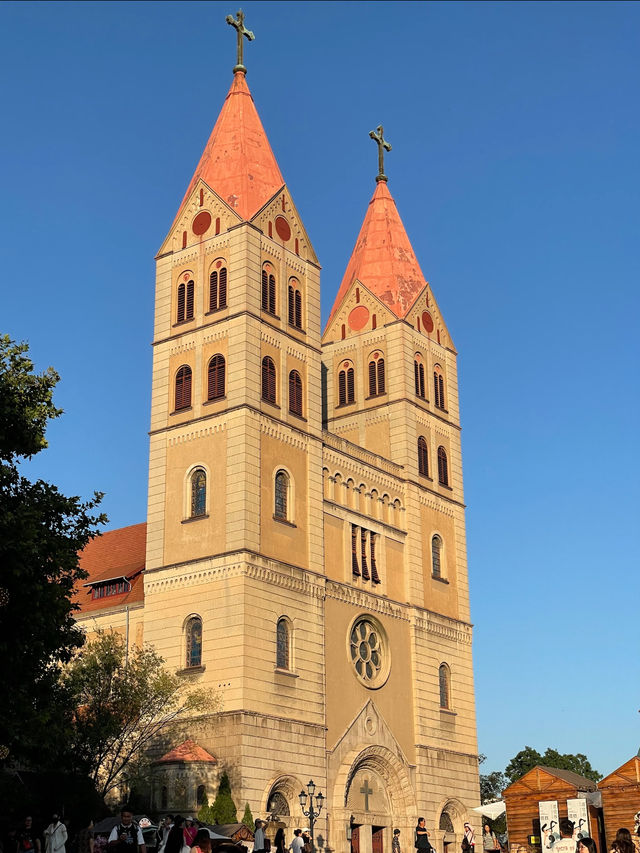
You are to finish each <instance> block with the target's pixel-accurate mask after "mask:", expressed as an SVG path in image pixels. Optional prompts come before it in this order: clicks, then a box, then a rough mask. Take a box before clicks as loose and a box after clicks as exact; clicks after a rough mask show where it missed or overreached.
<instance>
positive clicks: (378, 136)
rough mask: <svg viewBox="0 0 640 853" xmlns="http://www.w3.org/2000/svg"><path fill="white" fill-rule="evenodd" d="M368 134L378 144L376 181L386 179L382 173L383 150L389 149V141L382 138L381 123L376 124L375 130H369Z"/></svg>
mask: <svg viewBox="0 0 640 853" xmlns="http://www.w3.org/2000/svg"><path fill="white" fill-rule="evenodd" d="M369 136H370V137H371V138H372V139H373V140H374V141H375V142H376V143H377V145H378V174H377V176H376V181H386V180H387V176H386V175H385V173H384V152H385V151H391V143H390V142H387V140H386V139H385V138H384V130H383V128H382V125H381V124H380V125H378V130H377V132H376V131H375V130H370V131H369Z"/></svg>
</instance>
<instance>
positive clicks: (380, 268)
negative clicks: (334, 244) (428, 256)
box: [328, 181, 427, 322]
mask: <svg viewBox="0 0 640 853" xmlns="http://www.w3.org/2000/svg"><path fill="white" fill-rule="evenodd" d="M356 279H358V281H360V282H361V283H362V284H364V285H365V287H367V288H368V289H369V290H370V291H371V292H372V293H374V294H375V295H376V296H377V297H378V298H379V299H381V300H382V302H384V303H385V305H387V307H388V308H390V309H391V311H393V313H394V314H395V315H396V317H401V318H402V317H405V316H406V314H407V312H408V311H409V309H410V308H411V306H412V305H413V303H414V302H415V301H416V299H417V297H418V295H419V294H420V292H421V291H422V290H423V289H424V288H425V287H426V286H427V282H426V280H425V277H424V275H423V274H422V270H421V269H420V264H419V263H418V261H417V259H416V256H415V254H414V251H413V248H412V246H411V243H410V241H409V237H408V236H407V232H406V231H405V228H404V225H403V224H402V220H401V219H400V214H399V213H398V210H397V208H396V203H395V201H394V200H393V197H392V196H391V193H390V192H389V188H388V186H387V184H386V182H385V181H379V182H378V183H377V184H376V189H375V192H374V194H373V197H372V199H371V201H370V202H369V207H368V209H367V213H366V216H365V218H364V222H363V223H362V228H361V229H360V234H359V235H358V239H357V240H356V245H355V247H354V249H353V252H352V254H351V258H350V260H349V263H348V265H347V269H346V272H345V274H344V278H343V279H342V284H341V285H340V289H339V290H338V294H337V296H336V298H335V301H334V303H333V308H332V309H331V314H330V316H329V321H328V322H330V321H331V318H332V317H333V315H334V314H335V312H336V311H337V310H338V308H339V307H340V305H341V303H342V300H343V299H344V297H345V295H346V293H347V291H348V290H349V288H350V287H351V285H352V284H353V282H354V281H355V280H356Z"/></svg>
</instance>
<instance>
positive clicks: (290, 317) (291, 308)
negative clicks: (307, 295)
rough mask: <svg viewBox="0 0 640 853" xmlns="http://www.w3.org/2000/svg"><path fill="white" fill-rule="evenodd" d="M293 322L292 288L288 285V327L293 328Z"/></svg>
mask: <svg viewBox="0 0 640 853" xmlns="http://www.w3.org/2000/svg"><path fill="white" fill-rule="evenodd" d="M294 320H295V308H294V299H293V288H292V287H291V285H289V325H290V326H293V323H294Z"/></svg>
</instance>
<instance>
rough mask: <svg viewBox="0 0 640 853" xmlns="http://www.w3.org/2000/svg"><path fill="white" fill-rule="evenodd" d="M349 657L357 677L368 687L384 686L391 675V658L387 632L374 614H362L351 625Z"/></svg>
mask: <svg viewBox="0 0 640 853" xmlns="http://www.w3.org/2000/svg"><path fill="white" fill-rule="evenodd" d="M349 658H350V660H351V663H352V665H353V668H354V670H355V674H356V677H357V678H358V679H359V680H360V681H362V683H363V684H364V685H365V686H366V687H371V688H375V687H382V685H383V684H384V683H385V681H386V680H387V678H388V677H389V669H390V658H389V651H388V643H387V638H386V634H385V632H384V629H383V628H382V625H380V623H379V622H378V620H377V619H374V618H373V616H361V617H359V618H358V619H356V621H355V622H354V623H353V625H352V626H351V630H350V632H349Z"/></svg>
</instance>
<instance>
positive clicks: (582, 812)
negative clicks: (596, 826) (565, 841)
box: [567, 799, 591, 841]
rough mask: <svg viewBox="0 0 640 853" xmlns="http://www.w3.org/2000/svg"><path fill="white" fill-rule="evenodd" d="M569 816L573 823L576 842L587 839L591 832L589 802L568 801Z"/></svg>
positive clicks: (579, 800) (580, 800) (581, 800)
mask: <svg viewBox="0 0 640 853" xmlns="http://www.w3.org/2000/svg"><path fill="white" fill-rule="evenodd" d="M567 813H568V814H567V816H568V818H569V820H570V821H572V823H573V837H574V839H575V840H576V841H578V840H579V839H580V838H587V837H589V836H590V835H591V833H590V832H589V809H588V808H587V801H586V800H583V799H578V800H567Z"/></svg>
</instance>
